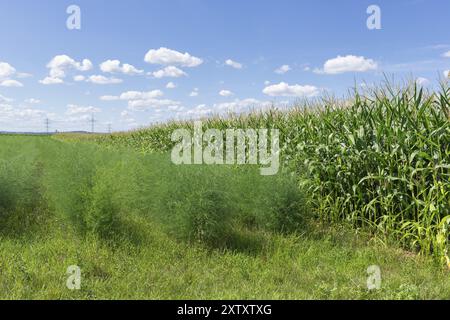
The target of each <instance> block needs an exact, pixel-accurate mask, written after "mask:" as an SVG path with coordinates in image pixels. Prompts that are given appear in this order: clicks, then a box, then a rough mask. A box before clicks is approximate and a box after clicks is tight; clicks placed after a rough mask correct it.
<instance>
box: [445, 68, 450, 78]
mask: <svg viewBox="0 0 450 320" xmlns="http://www.w3.org/2000/svg"><path fill="white" fill-rule="evenodd" d="M444 77H446V78H450V70H445V71H444Z"/></svg>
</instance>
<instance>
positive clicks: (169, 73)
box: [150, 66, 187, 79]
mask: <svg viewBox="0 0 450 320" xmlns="http://www.w3.org/2000/svg"><path fill="white" fill-rule="evenodd" d="M150 75H152V76H153V77H155V78H158V79H160V78H179V77H183V76H187V74H186V72H184V71H183V70H181V69H178V68H177V67H175V66H168V67H165V68H164V69H161V70H158V71H155V72H152V73H150Z"/></svg>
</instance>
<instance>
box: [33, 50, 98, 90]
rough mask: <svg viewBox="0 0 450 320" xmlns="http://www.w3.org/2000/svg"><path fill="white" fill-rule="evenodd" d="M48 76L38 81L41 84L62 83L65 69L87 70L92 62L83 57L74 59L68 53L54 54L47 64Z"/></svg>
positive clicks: (90, 67)
mask: <svg viewBox="0 0 450 320" xmlns="http://www.w3.org/2000/svg"><path fill="white" fill-rule="evenodd" d="M47 68H48V69H50V70H49V76H48V77H46V78H45V79H43V80H40V81H39V82H40V83H42V84H58V83H63V82H64V81H63V79H64V78H65V77H66V73H67V71H69V70H71V69H73V70H77V71H88V70H91V69H92V62H91V61H90V60H88V59H84V60H83V61H81V62H78V61H75V60H74V59H72V58H71V57H69V56H68V55H65V54H63V55H58V56H55V57H54V58H53V59H52V60H51V61H50V62H49V63H48V64H47Z"/></svg>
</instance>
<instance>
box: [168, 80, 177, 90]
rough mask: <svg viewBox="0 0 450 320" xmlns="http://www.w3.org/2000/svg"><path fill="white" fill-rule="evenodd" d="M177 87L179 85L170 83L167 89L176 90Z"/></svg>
mask: <svg viewBox="0 0 450 320" xmlns="http://www.w3.org/2000/svg"><path fill="white" fill-rule="evenodd" d="M176 87H177V85H176V84H175V83H173V82H169V83H167V85H166V88H167V89H175V88H176Z"/></svg>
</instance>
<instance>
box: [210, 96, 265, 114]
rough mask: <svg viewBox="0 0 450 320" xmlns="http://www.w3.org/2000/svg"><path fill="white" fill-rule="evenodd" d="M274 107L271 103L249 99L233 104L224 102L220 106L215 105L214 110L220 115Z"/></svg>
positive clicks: (238, 100) (236, 101)
mask: <svg viewBox="0 0 450 320" xmlns="http://www.w3.org/2000/svg"><path fill="white" fill-rule="evenodd" d="M271 106H272V103H271V102H270V101H261V100H257V99H253V98H247V99H243V100H240V99H236V100H235V101H233V102H224V103H219V104H214V109H215V110H216V112H219V113H228V112H236V113H239V112H245V111H250V110H262V109H267V108H270V107H271Z"/></svg>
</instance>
